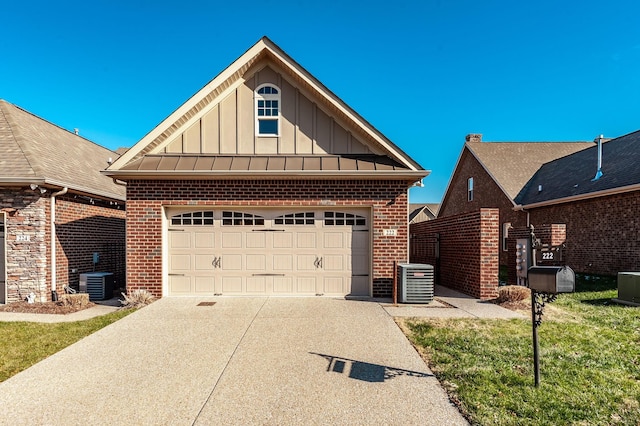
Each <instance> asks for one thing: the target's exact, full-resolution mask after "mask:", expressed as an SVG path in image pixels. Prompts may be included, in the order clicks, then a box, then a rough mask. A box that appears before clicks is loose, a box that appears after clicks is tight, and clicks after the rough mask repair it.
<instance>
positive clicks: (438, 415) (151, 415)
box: [0, 298, 466, 425]
mask: <svg viewBox="0 0 640 426" xmlns="http://www.w3.org/2000/svg"><path fill="white" fill-rule="evenodd" d="M200 302H215V304H213V305H212V306H198V305H199V304H200ZM0 407H1V410H2V415H0V423H1V424H11V425H21V424H25V425H26V424H29V425H34V424H56V425H57V424H64V425H71V424H82V425H87V424H137V425H140V424H167V425H190V424H198V425H213V424H225V425H226V424H242V425H247V424H278V425H282V424H305V425H306V424H401V425H410V424H416V425H417V424H419V425H447V424H452V425H461V424H466V422H465V420H464V419H463V418H462V416H460V414H459V413H458V411H457V410H456V409H455V408H454V407H453V406H452V405H451V404H450V402H449V401H448V399H447V397H446V395H445V393H444V391H443V390H442V388H441V387H440V385H439V384H438V382H437V380H436V379H435V378H434V377H433V376H432V375H431V373H430V371H429V369H428V368H427V366H426V365H425V364H424V362H423V361H422V360H421V358H420V357H419V355H418V354H417V353H416V351H415V350H414V349H413V348H412V347H411V345H410V344H409V342H408V341H407V339H406V338H405V337H404V335H403V334H402V332H401V331H400V330H399V329H398V327H397V326H396V325H395V323H394V322H393V319H392V318H391V317H390V316H389V314H388V313H387V312H386V311H385V310H384V309H383V308H382V307H381V306H380V305H379V304H378V303H375V302H367V301H348V300H340V299H327V298H207V299H196V298H188V299H187V298H184V299H177V298H164V299H161V300H159V301H157V302H155V303H154V304H152V305H150V306H148V307H146V308H144V309H142V310H140V311H138V312H136V313H134V314H132V315H129V316H128V317H126V318H124V319H122V320H120V321H118V322H117V323H115V324H112V325H110V326H108V327H106V328H104V329H102V330H100V331H98V332H97V333H95V334H93V335H91V336H89V337H87V338H85V339H83V340H81V341H80V342H78V343H76V344H74V345H72V346H70V347H68V348H66V349H64V350H63V351H61V352H59V353H57V354H55V355H53V356H51V357H50V358H48V359H46V360H44V361H42V362H40V363H39V364H37V365H35V366H33V367H31V368H29V369H28V370H26V371H24V372H22V373H20V374H18V375H16V376H14V377H12V378H11V379H9V380H7V381H5V382H3V383H0Z"/></svg>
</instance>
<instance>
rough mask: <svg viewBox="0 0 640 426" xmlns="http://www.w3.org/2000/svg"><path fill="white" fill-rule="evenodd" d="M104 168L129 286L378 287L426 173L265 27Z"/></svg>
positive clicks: (342, 291) (304, 290)
mask: <svg viewBox="0 0 640 426" xmlns="http://www.w3.org/2000/svg"><path fill="white" fill-rule="evenodd" d="M371 96H372V97H375V96H378V95H377V91H376V90H374V91H372V93H371ZM105 173H106V174H107V175H108V176H111V177H113V178H115V179H117V180H119V181H124V182H126V184H127V288H128V290H129V291H132V290H135V289H146V290H148V291H150V292H152V293H153V294H155V295H156V296H197V295H204V296H213V295H265V294H278V295H331V296H363V297H370V296H376V297H377V296H390V295H391V293H392V283H393V262H394V261H406V260H407V259H408V247H407V245H408V223H407V211H408V205H407V200H408V188H409V187H411V186H412V185H414V184H416V183H418V182H419V181H420V180H421V179H422V178H423V177H425V176H426V175H427V174H428V173H429V172H428V171H426V170H424V169H423V168H422V167H420V165H418V164H417V163H416V162H415V161H414V160H412V159H411V158H409V156H408V155H407V154H405V153H404V152H403V151H402V150H401V149H400V148H399V147H398V146H396V145H394V144H393V143H392V142H391V141H390V140H389V139H387V138H386V137H385V136H384V135H382V134H381V133H380V132H379V131H377V130H376V129H375V128H374V127H373V126H371V125H370V124H369V123H368V122H367V121H366V120H364V119H363V118H362V117H361V116H360V115H358V114H357V113H356V112H355V111H354V110H352V109H351V108H350V107H349V106H347V105H346V104H345V103H344V102H343V101H342V100H340V99H339V98H338V97H337V96H336V95H334V94H333V93H332V92H331V91H329V90H328V89H327V88H326V87H325V86H324V85H322V83H320V82H319V81H318V80H316V79H315V78H314V77H313V76H312V75H311V74H310V73H308V72H307V71H306V70H305V69H303V68H302V67H301V66H300V65H299V64H297V63H296V62H295V61H294V60H293V59H292V58H290V57H289V56H288V55H287V54H286V53H285V52H283V51H282V50H281V49H280V48H279V47H278V46H276V45H275V44H274V43H273V42H271V41H270V40H269V39H267V38H266V37H265V38H262V39H261V40H259V41H258V42H257V43H256V44H255V45H254V46H253V47H251V48H250V49H249V50H248V51H247V52H245V53H244V54H243V55H242V56H241V57H240V58H238V59H237V60H236V61H235V62H233V63H232V64H231V65H230V66H229V67H228V68H227V69H225V70H224V71H223V72H222V73H220V74H219V75H218V76H217V77H215V78H214V79H213V80H212V81H211V82H209V83H208V84H207V85H205V86H204V88H202V89H201V90H200V91H199V92H198V93H196V94H195V95H194V96H193V97H191V98H190V99H189V100H188V101H187V102H185V103H184V104H183V105H182V106H181V107H180V108H178V109H177V110H176V111H175V112H173V113H172V114H171V115H170V116H169V117H167V118H166V119H165V120H164V121H162V123H160V124H159V125H158V126H157V127H156V128H155V129H153V130H151V131H150V132H149V134H148V135H147V136H145V137H144V138H143V139H142V140H141V141H140V142H138V143H137V144H136V145H135V146H133V147H132V148H131V149H130V150H128V151H127V152H126V153H124V154H123V155H122V156H121V157H120V158H119V159H118V160H117V161H116V162H114V163H113V164H112V165H111V166H110V167H109V168H108V169H107V170H106V171H105Z"/></svg>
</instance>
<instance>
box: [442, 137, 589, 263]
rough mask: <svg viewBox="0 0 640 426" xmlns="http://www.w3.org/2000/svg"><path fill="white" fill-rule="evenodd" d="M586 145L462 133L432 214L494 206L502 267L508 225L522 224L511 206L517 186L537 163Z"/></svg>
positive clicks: (522, 217) (506, 251) (453, 213)
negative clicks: (503, 139)
mask: <svg viewBox="0 0 640 426" xmlns="http://www.w3.org/2000/svg"><path fill="white" fill-rule="evenodd" d="M590 147H593V143H591V142H484V141H482V135H480V134H470V135H467V137H466V142H465V144H464V146H463V148H462V152H461V153H460V157H459V158H458V162H457V163H456V166H455V168H454V171H453V174H452V176H451V179H450V181H449V184H448V185H447V189H446V190H445V194H444V196H443V198H442V203H441V205H440V209H439V211H438V218H444V217H451V216H456V215H461V214H466V213H471V212H477V211H479V210H480V209H482V208H496V209H498V210H499V223H500V234H499V238H500V249H499V250H500V255H499V256H500V265H502V266H503V267H504V266H506V265H508V264H509V259H510V257H509V247H508V246H507V243H506V242H507V237H508V229H509V228H517V227H524V226H526V225H527V215H526V213H525V212H523V211H518V210H514V207H516V206H517V205H518V203H517V201H516V200H515V199H516V197H517V196H518V194H519V193H520V191H521V190H522V188H523V187H524V186H525V185H526V184H527V182H529V180H530V179H531V178H532V177H533V175H534V174H535V173H536V172H537V171H538V169H539V168H540V167H541V166H542V165H543V164H545V163H548V162H550V161H553V160H556V159H558V158H561V157H565V156H567V155H570V154H573V153H575V152H577V151H581V150H584V149H586V148H590Z"/></svg>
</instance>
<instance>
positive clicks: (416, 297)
mask: <svg viewBox="0 0 640 426" xmlns="http://www.w3.org/2000/svg"><path fill="white" fill-rule="evenodd" d="M398 300H399V301H400V303H431V301H433V266H432V265H425V264H421V263H401V264H399V265H398Z"/></svg>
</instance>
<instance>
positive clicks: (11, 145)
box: [0, 100, 125, 303]
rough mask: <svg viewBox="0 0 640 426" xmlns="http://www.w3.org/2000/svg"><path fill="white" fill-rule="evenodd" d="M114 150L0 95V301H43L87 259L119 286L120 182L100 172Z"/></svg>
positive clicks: (70, 281)
mask: <svg viewBox="0 0 640 426" xmlns="http://www.w3.org/2000/svg"><path fill="white" fill-rule="evenodd" d="M116 157H117V154H115V153H113V152H112V151H110V150H108V149H106V148H103V147H101V146H99V145H96V144H95V143H93V142H91V141H89V140H87V139H84V138H82V137H80V136H78V135H76V134H74V133H71V132H69V131H67V130H64V129H62V128H60V127H58V126H56V125H54V124H52V123H49V122H47V121H45V120H43V119H42V118H40V117H37V116H35V115H33V114H31V113H29V112H28V111H25V110H23V109H21V108H19V107H17V106H15V105H13V104H11V103H9V102H6V101H4V100H0V303H8V302H13V301H17V300H23V299H25V298H26V297H27V295H29V294H31V293H33V294H34V295H35V296H36V300H37V301H46V300H51V298H52V297H53V296H54V293H53V292H55V295H57V294H61V293H63V292H64V286H66V285H69V286H72V287H75V286H77V285H78V281H79V274H80V273H84V272H91V271H93V270H94V266H95V267H96V268H99V269H98V270H101V271H109V272H113V273H114V276H115V279H116V281H117V284H118V285H121V286H124V279H125V269H124V254H125V253H124V249H125V235H124V232H125V224H124V219H125V211H124V206H125V188H124V187H123V186H120V185H116V184H115V183H114V182H113V180H112V179H110V178H108V177H106V176H103V175H102V174H101V173H100V170H102V169H104V168H105V167H106V166H107V161H109V159H110V158H111V159H115V158H116ZM93 253H98V255H99V256H100V261H99V262H98V264H96V265H94V263H93Z"/></svg>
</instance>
